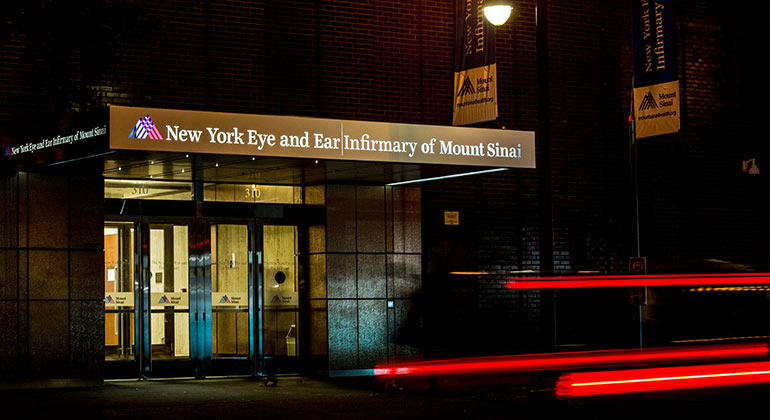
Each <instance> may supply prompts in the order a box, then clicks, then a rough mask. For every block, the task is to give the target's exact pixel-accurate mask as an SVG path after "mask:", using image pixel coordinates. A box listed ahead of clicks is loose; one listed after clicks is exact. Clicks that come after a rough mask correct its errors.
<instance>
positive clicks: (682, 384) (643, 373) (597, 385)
mask: <svg viewBox="0 0 770 420" xmlns="http://www.w3.org/2000/svg"><path fill="white" fill-rule="evenodd" d="M762 384H764V385H770V362H769V361H763V362H748V363H730V364H718V365H698V366H673V367H658V368H648V369H631V370H615V371H600V372H575V373H567V374H564V375H562V376H561V377H560V378H559V381H558V382H557V384H556V395H557V396H558V397H562V398H568V397H587V396H597V395H612V394H627V393H635V392H651V391H668V390H681V389H696V388H713V387H725V386H741V385H762Z"/></svg>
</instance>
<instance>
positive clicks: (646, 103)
mask: <svg viewBox="0 0 770 420" xmlns="http://www.w3.org/2000/svg"><path fill="white" fill-rule="evenodd" d="M657 107H658V104H657V103H656V102H655V98H654V97H653V96H652V92H647V94H646V95H644V98H642V103H641V104H640V105H639V111H645V110H648V109H654V108H657Z"/></svg>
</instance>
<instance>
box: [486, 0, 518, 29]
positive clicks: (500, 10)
mask: <svg viewBox="0 0 770 420" xmlns="http://www.w3.org/2000/svg"><path fill="white" fill-rule="evenodd" d="M512 10H513V2H512V0H486V1H484V16H486V17H487V20H488V21H489V23H491V24H493V25H495V26H500V25H502V24H504V23H505V22H507V21H508V18H509V17H510V16H511V11H512Z"/></svg>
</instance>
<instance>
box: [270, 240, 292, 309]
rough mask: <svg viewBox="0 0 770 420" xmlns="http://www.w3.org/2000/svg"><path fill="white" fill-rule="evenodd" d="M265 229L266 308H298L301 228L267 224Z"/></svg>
mask: <svg viewBox="0 0 770 420" xmlns="http://www.w3.org/2000/svg"><path fill="white" fill-rule="evenodd" d="M263 232H264V234H263V238H264V239H263V245H264V275H265V285H264V287H265V296H264V298H265V307H266V308H296V307H298V302H297V227H296V226H265V227H264V231H263Z"/></svg>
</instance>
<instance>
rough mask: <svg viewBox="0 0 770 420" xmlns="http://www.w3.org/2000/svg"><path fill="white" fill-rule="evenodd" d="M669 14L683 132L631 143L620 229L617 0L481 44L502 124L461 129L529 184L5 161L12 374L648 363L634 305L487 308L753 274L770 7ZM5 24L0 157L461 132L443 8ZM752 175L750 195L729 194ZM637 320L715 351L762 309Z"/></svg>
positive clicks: (356, 166)
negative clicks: (563, 285) (631, 269)
mask: <svg viewBox="0 0 770 420" xmlns="http://www.w3.org/2000/svg"><path fill="white" fill-rule="evenodd" d="M676 6H677V15H676V16H677V25H676V28H677V50H678V54H679V55H678V59H679V66H678V72H679V80H680V83H681V89H682V91H681V92H682V94H681V96H682V105H681V107H682V108H681V129H680V131H679V132H678V133H674V134H668V135H663V136H656V137H653V138H649V139H644V140H643V141H642V140H640V141H639V142H638V149H637V153H636V155H635V158H636V168H637V173H638V177H637V185H638V203H639V204H638V209H639V210H638V217H637V216H636V205H635V199H634V197H635V195H634V183H633V182H632V181H633V176H632V165H631V163H630V159H629V130H630V124H629V109H630V108H631V105H630V104H631V101H632V98H631V94H632V70H633V69H632V67H633V64H632V51H631V49H632V45H631V44H632V41H631V3H630V2H619V3H613V4H606V2H598V1H595V2H589V3H581V4H580V5H579V6H578V5H576V4H575V3H574V2H567V1H561V2H560V1H543V0H539V1H537V0H531V1H529V0H522V1H516V2H515V3H514V12H513V15H512V17H511V19H510V20H509V22H508V23H507V24H505V25H504V26H501V27H498V28H497V29H496V34H495V36H496V52H497V77H498V96H499V99H498V112H499V117H498V119H497V120H495V121H489V122H486V123H479V124H476V126H475V127H474V128H478V129H493V130H508V131H511V130H519V131H525V132H534V133H535V149H536V153H537V154H536V157H535V159H536V162H537V165H536V167H535V168H513V169H510V170H507V171H502V172H496V173H489V174H483V175H476V176H468V177H461V178H450V179H442V180H435V181H428V182H420V183H414V184H407V185H389V184H395V182H397V181H400V180H417V179H423V178H428V177H439V176H443V175H447V174H457V173H461V172H467V168H464V169H463V168H461V167H458V166H455V165H448V164H414V165H409V164H404V165H400V164H398V163H393V162H379V163H378V162H356V161H349V162H348V161H339V160H336V159H324V158H321V159H313V158H307V157H305V158H290V157H285V158H275V159H259V160H253V161H250V160H249V159H247V158H244V157H243V156H238V155H228V154H218V155H209V154H192V155H188V154H185V153H181V152H169V151H149V150H145V151H141V150H140V151H126V150H115V149H112V148H110V146H109V144H107V143H106V142H107V140H105V144H101V143H99V144H96V145H94V144H90V143H89V144H88V145H81V146H78V145H75V147H80V149H76V152H68V151H66V150H65V149H64V148H60V149H57V148H52V149H50V150H48V151H46V152H45V153H31V152H30V153H29V157H27V158H25V159H26V160H25V161H24V163H23V165H15V164H6V163H4V165H3V178H2V184H1V185H2V187H1V188H0V196H1V197H2V199H1V200H0V202H2V206H1V207H0V211H2V214H3V217H4V220H6V221H7V222H6V223H4V224H2V225H0V325H2V326H3V329H2V333H0V372H2V377H3V378H8V379H9V380H10V381H20V380H68V381H81V380H82V381H86V382H92V381H97V382H98V381H101V380H103V379H104V378H112V377H137V376H148V377H157V376H201V377H205V376H210V375H218V374H252V375H254V374H258V373H264V372H267V371H269V370H276V371H302V372H321V373H325V374H329V375H334V374H348V373H349V374H356V372H359V373H360V372H363V371H365V370H367V369H371V368H373V367H374V366H375V365H377V364H381V363H387V362H392V361H397V360H412V359H415V358H416V359H421V358H437V357H448V356H454V355H469V354H474V355H475V354H500V353H516V352H525V351H550V350H553V349H563V348H571V347H574V346H576V345H577V346H580V348H607V347H621V346H622V347H629V346H631V347H633V346H636V345H638V336H639V326H638V325H639V322H640V320H639V316H640V315H639V313H640V311H639V307H638V306H636V305H631V304H629V297H628V291H627V290H612V291H603V290H599V291H591V292H586V291H577V292H563V291H550V292H549V291H539V290H534V291H515V290H508V289H506V288H505V287H504V285H505V283H506V282H507V281H509V279H510V278H511V277H516V276H522V275H525V276H530V275H554V274H556V275H571V274H578V273H580V272H598V273H603V274H622V273H627V271H628V259H629V257H630V256H634V255H636V251H637V249H636V248H637V243H638V244H639V245H638V248H639V254H640V255H642V256H645V257H646V258H647V271H648V272H650V273H687V272H715V271H718V272H723V271H746V270H748V271H760V272H767V271H768V269H767V265H768V194H767V191H768V176H767V174H768V173H769V172H768V171H769V170H770V169H768V166H767V165H768V160H767V157H768V146H767V139H768V127H767V124H766V122H763V121H766V118H767V115H768V103H767V93H768V80H767V73H768V56H767V51H768V48H767V39H768V37H767V30H768V27H767V21H766V16H767V5H764V6H760V8H764V9H763V13H751V14H750V15H747V14H746V13H744V12H743V11H738V10H735V9H734V8H732V7H731V6H730V4H729V3H727V2H724V1H717V0H713V1H684V0H682V1H679V2H676ZM3 13H4V15H3V24H4V25H3V28H2V29H3V33H2V36H3V37H2V39H1V41H2V46H0V55H1V56H2V63H3V64H2V66H0V83H1V84H2V89H1V91H2V93H1V94H2V98H3V100H2V101H0V121H2V125H1V126H0V127H1V128H0V136H1V137H0V138H2V140H3V142H2V147H3V149H5V148H6V147H8V146H10V145H16V144H20V143H21V142H24V141H26V140H27V139H30V138H33V139H51V138H54V137H55V135H57V133H59V132H63V130H64V131H66V129H68V128H72V129H79V127H84V130H85V129H87V128H89V127H90V128H91V129H93V128H96V129H97V130H99V129H100V128H101V127H104V129H105V130H106V131H105V133H104V135H105V136H107V135H108V134H107V131H109V129H110V127H109V125H108V124H107V123H103V124H102V123H100V121H107V119H108V117H107V112H108V109H109V107H111V106H112V107H115V106H126V107H137V108H138V109H167V110H186V111H205V112H219V113H228V114H248V115H272V116H296V117H306V118H311V119H317V120H328V119H333V120H355V121H368V122H377V123H388V124H391V123H392V124H415V125H428V126H436V127H442V126H449V125H451V121H452V107H451V103H452V100H453V97H454V96H455V93H454V92H453V88H452V77H453V74H452V69H453V66H454V54H455V52H454V36H455V34H454V19H455V4H454V2H451V1H428V0H421V1H390V2H359V1H322V0H317V1H307V2H302V1H282V2H269V3H268V2H256V3H255V2H239V1H231V2H217V1H209V0H207V1H198V2H173V1H172V2H156V1H125V2H101V1H92V2H86V4H85V6H84V8H81V9H77V10H76V9H73V8H72V7H71V6H70V5H68V4H67V2H53V3H50V4H49V3H46V5H45V7H43V6H42V5H35V4H33V5H23V6H15V7H14V8H11V9H9V10H8V11H5V12H3ZM139 117H141V115H138V116H137V118H139ZM165 134H166V133H165V132H164V135H165ZM57 150H59V151H57ZM751 159H754V160H753V162H754V164H756V165H757V167H758V168H759V170H760V172H759V174H758V175H753V174H749V173H748V172H744V171H743V168H742V163H743V162H744V161H749V160H751ZM182 170H186V171H187V172H184V173H183V172H181V171H182ZM447 212H454V213H453V214H455V215H456V217H457V219H456V220H457V222H458V224H454V223H453V224H448V222H447V221H446V220H445V216H446V213H447ZM637 232H638V234H637ZM274 286H278V287H275V289H276V290H280V291H281V292H280V293H278V292H275V293H273V290H272V289H273V287H274ZM110 293H112V295H111V294H110ZM121 293H122V294H121ZM117 298H120V299H127V300H124V301H117V302H115V301H114V300H115V299H117ZM233 298H238V302H236V303H233ZM276 298H277V301H274V299H276ZM656 298H657V299H658V300H657V302H655V301H653V297H651V298H650V302H648V305H647V306H646V307H643V310H642V311H641V312H642V316H643V317H644V319H643V321H644V322H643V323H645V322H646V324H645V326H644V328H649V329H650V331H648V332H649V334H647V333H645V334H646V335H645V336H646V337H648V340H650V341H649V344H650V345H662V344H670V343H671V342H673V341H681V340H688V339H699V338H706V337H707V336H708V335H709V334H711V332H710V330H709V329H708V326H709V325H712V326H713V325H718V326H719V328H720V329H721V330H722V331H721V332H720V335H721V336H725V337H727V336H730V335H733V336H756V335H762V334H763V333H766V331H767V316H766V315H767V301H766V299H767V298H766V291H765V292H759V293H757V292H754V293H748V292H747V293H744V294H736V293H733V294H731V295H730V294H727V295H719V296H716V295H709V296H704V295H703V294H686V293H684V292H682V293H681V294H676V295H671V294H659V295H658V296H657V297H656ZM110 299H113V302H110ZM175 299H179V300H175ZM220 301H221V303H220ZM121 302H123V303H126V302H128V303H129V304H127V305H126V304H121ZM664 302H668V303H664ZM704 302H706V304H705V305H704ZM671 306H680V307H683V308H686V310H681V312H676V311H671V310H669V308H670V307H671ZM704 306H705V307H708V308H710V309H709V310H704V309H703V307H704ZM736 308H742V309H740V310H738V309H736ZM685 312H686V313H687V315H683V314H684V313H685ZM725 320H727V321H725ZM742 320H750V322H748V323H744V322H741V321H742ZM656 322H658V323H665V324H666V329H665V333H664V332H661V330H659V329H655V328H654V325H655V323H656ZM738 325H740V326H738ZM765 335H766V334H765Z"/></svg>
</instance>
